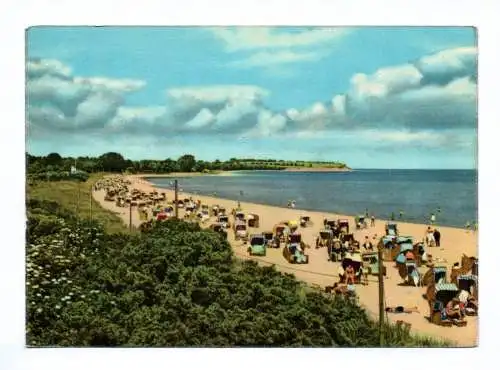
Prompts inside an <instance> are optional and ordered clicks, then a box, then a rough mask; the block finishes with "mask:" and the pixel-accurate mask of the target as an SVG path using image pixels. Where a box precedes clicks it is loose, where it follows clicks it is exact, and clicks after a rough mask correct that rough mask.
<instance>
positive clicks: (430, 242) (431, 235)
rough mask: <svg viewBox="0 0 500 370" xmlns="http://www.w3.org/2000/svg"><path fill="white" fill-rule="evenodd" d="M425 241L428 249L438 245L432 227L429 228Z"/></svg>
mask: <svg viewBox="0 0 500 370" xmlns="http://www.w3.org/2000/svg"><path fill="white" fill-rule="evenodd" d="M425 241H426V244H427V246H428V247H433V246H435V245H436V241H435V239H434V232H433V230H432V228H431V227H430V226H429V227H427V235H426V237H425Z"/></svg>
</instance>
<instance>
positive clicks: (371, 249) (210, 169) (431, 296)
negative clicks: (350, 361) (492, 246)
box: [25, 27, 479, 347]
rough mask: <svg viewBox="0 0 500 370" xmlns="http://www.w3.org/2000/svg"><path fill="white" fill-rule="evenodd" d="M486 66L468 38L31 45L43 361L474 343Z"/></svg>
mask: <svg viewBox="0 0 500 370" xmlns="http://www.w3.org/2000/svg"><path fill="white" fill-rule="evenodd" d="M430 40H432V42H430ZM158 45H161V48H159V47H158ZM359 45H363V47H359ZM166 50H168V53H166V52H165V51H166ZM477 55H478V51H477V46H476V33H475V29H473V28H467V27H439V28H431V27H384V28H381V27H133V28H129V27H32V28H30V29H29V30H28V31H27V58H26V97H27V99H26V125H27V130H26V133H27V135H26V213H27V215H26V216H27V227H26V262H25V268H26V281H25V284H26V326H25V329H26V344H27V345H28V346H34V347H44V346H49V347H53V346H57V347H94V346H96V347H262V346H265V347H471V346H476V345H477V343H478V312H479V272H478V269H479V267H478V266H479V264H478V238H477V233H478V224H477V220H478V217H477V208H478V203H477V192H478V190H477V164H476V158H477V155H476V154H477ZM340 56H341V57H340Z"/></svg>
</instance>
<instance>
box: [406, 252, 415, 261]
mask: <svg viewBox="0 0 500 370" xmlns="http://www.w3.org/2000/svg"><path fill="white" fill-rule="evenodd" d="M405 258H406V259H407V260H408V261H415V255H414V254H413V252H412V251H408V252H406V254H405Z"/></svg>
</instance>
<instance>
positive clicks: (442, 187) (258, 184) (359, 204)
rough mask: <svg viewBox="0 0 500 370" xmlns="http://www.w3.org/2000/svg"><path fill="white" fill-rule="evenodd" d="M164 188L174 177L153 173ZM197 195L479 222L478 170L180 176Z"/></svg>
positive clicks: (446, 221)
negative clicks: (291, 202)
mask: <svg viewBox="0 0 500 370" xmlns="http://www.w3.org/2000/svg"><path fill="white" fill-rule="evenodd" d="M148 180H149V181H150V182H152V183H153V184H155V185H156V186H158V187H161V188H169V189H171V188H172V180H173V179H172V178H170V177H169V178H166V177H151V178H148ZM178 182H179V188H180V189H182V191H184V192H189V193H193V194H200V195H209V196H217V197H219V198H225V199H232V200H235V201H238V200H240V201H244V202H252V203H260V204H268V205H274V206H280V207H287V205H288V202H289V201H292V200H294V201H295V204H296V207H295V208H297V209H303V210H310V211H320V212H332V213H337V214H344V215H352V216H355V215H357V214H364V213H365V212H366V210H368V213H369V214H370V215H371V214H372V213H373V214H374V215H375V217H376V218H378V219H385V220H388V219H390V218H391V216H392V214H393V213H394V217H395V219H396V220H401V221H405V222H415V223H428V222H429V219H430V216H431V213H434V214H435V216H436V223H437V224H438V225H442V226H453V227H462V228H463V227H465V225H466V223H467V222H470V223H473V222H476V221H477V203H478V200H477V198H478V195H477V194H478V190H477V170H401V169H397V170H389V169H380V170H377V169H358V170H353V171H351V172H284V171H237V172H229V173H226V174H223V175H205V176H194V177H179V178H178Z"/></svg>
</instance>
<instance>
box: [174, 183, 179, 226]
mask: <svg viewBox="0 0 500 370" xmlns="http://www.w3.org/2000/svg"><path fill="white" fill-rule="evenodd" d="M174 190H175V198H174V199H175V218H179V206H178V204H177V201H178V198H179V194H178V192H179V184H178V182H177V180H174Z"/></svg>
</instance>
